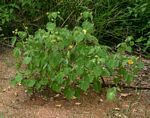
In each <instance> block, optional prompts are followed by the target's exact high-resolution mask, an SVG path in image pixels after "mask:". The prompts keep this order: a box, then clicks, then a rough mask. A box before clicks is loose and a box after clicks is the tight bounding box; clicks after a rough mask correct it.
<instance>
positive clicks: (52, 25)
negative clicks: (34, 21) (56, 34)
mask: <svg viewBox="0 0 150 118" xmlns="http://www.w3.org/2000/svg"><path fill="white" fill-rule="evenodd" d="M55 28H56V24H55V23H51V22H49V23H47V24H46V29H47V30H48V31H53V30H54V29H55Z"/></svg>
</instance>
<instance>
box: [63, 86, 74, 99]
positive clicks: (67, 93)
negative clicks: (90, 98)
mask: <svg viewBox="0 0 150 118" xmlns="http://www.w3.org/2000/svg"><path fill="white" fill-rule="evenodd" d="M64 95H65V96H66V97H67V99H71V98H72V97H73V96H74V95H75V90H74V89H72V88H70V87H67V88H65V89H64Z"/></svg>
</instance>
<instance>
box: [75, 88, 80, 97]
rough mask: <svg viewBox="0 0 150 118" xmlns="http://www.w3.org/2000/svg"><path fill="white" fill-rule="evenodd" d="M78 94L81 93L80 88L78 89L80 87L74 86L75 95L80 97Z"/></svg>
mask: <svg viewBox="0 0 150 118" xmlns="http://www.w3.org/2000/svg"><path fill="white" fill-rule="evenodd" d="M80 95H81V89H80V88H76V89H75V96H76V97H77V98H80Z"/></svg>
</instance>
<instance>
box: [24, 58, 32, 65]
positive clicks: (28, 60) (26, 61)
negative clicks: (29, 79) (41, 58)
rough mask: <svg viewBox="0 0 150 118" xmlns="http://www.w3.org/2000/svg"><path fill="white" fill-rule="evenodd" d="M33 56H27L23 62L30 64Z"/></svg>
mask: <svg viewBox="0 0 150 118" xmlns="http://www.w3.org/2000/svg"><path fill="white" fill-rule="evenodd" d="M31 60H32V58H31V57H25V58H24V60H23V64H29V63H30V62H31Z"/></svg>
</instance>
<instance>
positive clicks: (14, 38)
mask: <svg viewBox="0 0 150 118" xmlns="http://www.w3.org/2000/svg"><path fill="white" fill-rule="evenodd" d="M16 41H17V38H16V37H12V41H11V45H12V46H13V47H14V46H15V43H16Z"/></svg>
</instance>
